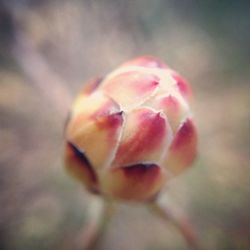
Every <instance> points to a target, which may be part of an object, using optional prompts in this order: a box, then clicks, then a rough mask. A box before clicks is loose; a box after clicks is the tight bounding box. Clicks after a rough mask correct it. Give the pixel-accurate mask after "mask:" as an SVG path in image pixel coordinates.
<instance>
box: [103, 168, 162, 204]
mask: <svg viewBox="0 0 250 250" xmlns="http://www.w3.org/2000/svg"><path fill="white" fill-rule="evenodd" d="M101 179H102V183H101V185H102V190H103V192H104V193H105V194H107V195H110V196H112V197H115V198H117V199H124V200H135V201H149V200H150V199H152V198H153V197H154V196H155V195H156V194H157V193H158V192H159V191H160V189H161V188H162V187H163V185H164V184H165V182H166V179H167V176H166V172H165V170H164V169H162V168H160V167H159V166H157V165H156V164H152V163H149V164H136V165H131V166H126V167H119V168H116V169H111V170H110V171H107V172H105V173H104V174H103V176H102V178H101Z"/></svg>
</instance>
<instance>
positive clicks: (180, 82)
mask: <svg viewBox="0 0 250 250" xmlns="http://www.w3.org/2000/svg"><path fill="white" fill-rule="evenodd" d="M170 74H171V76H172V77H173V78H174V80H175V81H176V84H177V86H178V88H179V91H180V93H181V94H182V96H183V97H184V98H185V99H186V100H190V99H191V97H192V90H191V87H190V86H189V84H188V82H187V81H186V80H185V79H184V78H183V77H181V76H180V75H179V74H178V73H177V72H175V71H173V70H170Z"/></svg>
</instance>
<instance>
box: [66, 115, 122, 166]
mask: <svg viewBox="0 0 250 250" xmlns="http://www.w3.org/2000/svg"><path fill="white" fill-rule="evenodd" d="M77 122H78V121H77ZM122 124H123V114H122V112H117V113H112V114H107V115H97V116H95V117H93V118H90V119H87V120H86V119H85V120H83V121H82V123H81V124H80V125H79V126H78V127H75V130H71V131H70V133H68V134H67V138H68V140H69V141H71V142H72V143H74V144H75V145H76V146H77V147H78V148H79V149H80V150H81V151H82V152H84V153H85V155H86V156H87V158H88V159H89V161H90V163H91V165H92V166H93V167H94V168H95V169H100V168H102V167H104V166H106V165H109V164H110V161H111V160H112V159H113V157H114V152H115V151H116V149H117V146H118V141H119V139H120V134H121V128H122ZM69 126H70V124H69Z"/></svg>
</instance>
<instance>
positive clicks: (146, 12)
mask: <svg viewBox="0 0 250 250" xmlns="http://www.w3.org/2000/svg"><path fill="white" fill-rule="evenodd" d="M249 13H250V2H249V1H231V0H228V1H226V0H221V1H215V0H214V1H213V0H211V1H210V0H209V1H195V0H190V1H174V0H170V1H164V0H154V1H150V0H133V1H132V0H129V1H115V0H105V1H84V0H71V1H70V0H51V1H49V0H34V1H32V0H6V1H4V0H1V1H0V171H1V174H0V249H1V250H2V249H3V250H15V249H18V250H19V249H20V250H28V249H32V250H33V249H39V250H40V249H41V250H45V249H46V250H50V249H63V250H68V249H69V250H71V249H73V250H74V249H81V244H82V242H81V241H82V238H81V236H82V234H83V230H84V228H85V226H86V225H87V222H88V221H90V220H91V218H92V217H93V216H94V215H93V214H95V213H97V205H98V201H96V200H95V198H93V197H90V196H89V195H88V194H87V193H86V192H85V191H84V190H83V188H82V186H81V185H80V184H79V183H77V182H75V180H73V179H71V178H70V177H68V176H67V175H66V173H65V172H64V169H63V163H62V149H63V125H64V121H65V118H66V116H67V112H68V109H69V105H70V103H71V100H72V99H71V98H72V96H74V95H75V94H76V93H77V91H79V90H80V89H81V87H82V85H83V84H84V82H85V81H86V80H87V79H89V78H92V77H93V76H96V75H99V76H102V75H104V74H106V73H108V72H109V71H110V70H112V69H113V68H114V67H116V66H118V65H119V64H120V63H122V62H124V61H126V60H128V59H130V58H133V57H135V56H138V55H144V54H150V55H154V56H157V57H159V58H161V59H162V60H163V61H165V62H166V63H167V64H168V65H169V66H170V67H172V68H174V69H176V70H177V71H179V72H180V73H181V74H182V75H183V76H185V78H186V79H187V80H188V81H189V82H190V84H191V85H192V87H193V92H194V100H193V110H194V117H195V120H196V122H197V124H198V129H199V135H200V142H199V143H200V147H199V151H200V152H199V157H198V159H197V161H196V164H195V165H194V166H193V167H192V168H191V169H190V170H188V171H187V172H186V173H184V174H183V175H182V176H180V177H178V178H176V179H175V180H173V181H172V182H170V183H169V184H168V186H167V187H166V190H165V192H164V194H163V197H166V199H169V200H171V201H173V202H174V204H175V205H176V206H177V207H179V208H181V210H182V211H183V212H184V213H186V214H187V215H188V216H189V217H190V220H191V221H192V223H193V224H194V226H195V227H196V228H197V231H198V234H199V238H200V242H201V245H202V247H203V249H239V250H244V249H250V157H249V155H250V154H249V153H250V152H249V146H250V140H249V139H250V138H249V134H250V133H249V131H250V130H249V129H250V126H249V125H250V116H249V108H250V85H249V84H250V71H249V68H250V67H249V66H250V64H249V58H250V57H249V56H250V32H249V27H250V14H249ZM100 249H107V250H117V249H119V250H127V249H130V250H134V249H135V250H144V249H147V250H149V249H153V250H163V249H188V247H187V245H186V243H185V241H184V240H183V238H182V237H181V235H180V234H179V232H178V231H177V230H176V229H175V228H174V227H173V226H172V225H171V224H169V225H166V224H164V223H163V222H162V221H161V220H160V219H158V218H156V217H154V216H153V215H152V214H151V213H150V212H149V211H147V210H146V209H145V208H144V207H143V206H139V205H137V206H130V205H125V204H122V205H120V206H119V208H118V210H117V211H116V214H115V216H114V217H113V219H112V221H111V224H110V225H109V227H108V229H107V231H106V234H105V236H104V238H103V240H102V244H101V245H100Z"/></svg>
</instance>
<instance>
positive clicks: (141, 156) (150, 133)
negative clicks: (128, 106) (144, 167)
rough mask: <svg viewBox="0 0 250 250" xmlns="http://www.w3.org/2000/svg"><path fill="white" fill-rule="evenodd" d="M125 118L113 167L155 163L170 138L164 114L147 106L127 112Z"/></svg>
mask: <svg viewBox="0 0 250 250" xmlns="http://www.w3.org/2000/svg"><path fill="white" fill-rule="evenodd" d="M125 119H126V122H125V125H124V128H123V134H122V138H121V141H120V143H119V147H118V150H117V153H116V157H115V159H114V162H113V164H112V165H113V167H120V166H128V165H134V164H136V163H146V162H154V163H157V162H158V161H159V160H160V159H161V157H162V155H163V154H164V152H165V151H166V148H167V146H168V143H169V141H170V138H171V131H170V129H169V126H168V122H167V118H166V116H165V115H164V114H163V113H161V112H155V111H153V110H152V109H149V108H140V109H136V110H133V111H131V112H129V113H127V115H126V118H125Z"/></svg>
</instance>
